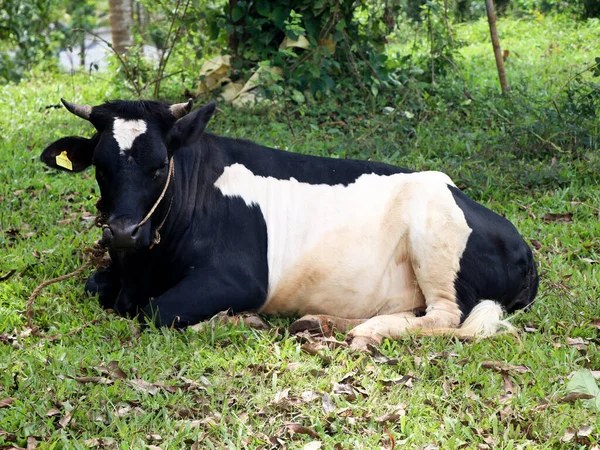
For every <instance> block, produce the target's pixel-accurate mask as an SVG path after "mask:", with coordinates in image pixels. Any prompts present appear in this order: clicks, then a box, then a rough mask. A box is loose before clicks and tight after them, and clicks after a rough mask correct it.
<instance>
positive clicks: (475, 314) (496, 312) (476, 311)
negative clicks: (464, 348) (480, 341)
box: [456, 300, 516, 338]
mask: <svg viewBox="0 0 600 450" xmlns="http://www.w3.org/2000/svg"><path fill="white" fill-rule="evenodd" d="M503 316H504V311H503V310H502V307H501V306H500V305H499V304H498V303H496V302H494V301H493V300H483V301H481V302H479V303H478V304H477V306H475V308H473V309H472V310H471V313H470V314H469V315H468V316H467V318H466V319H465V321H464V322H463V324H462V325H461V326H460V328H458V329H457V330H456V335H457V336H460V337H471V338H486V337H490V336H493V335H495V334H498V333H502V332H506V333H513V334H514V333H516V328H515V327H514V326H513V325H512V324H511V323H510V322H509V321H508V320H506V319H502V317H503Z"/></svg>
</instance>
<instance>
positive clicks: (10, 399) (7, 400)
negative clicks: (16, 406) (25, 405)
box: [0, 397, 15, 408]
mask: <svg viewBox="0 0 600 450" xmlns="http://www.w3.org/2000/svg"><path fill="white" fill-rule="evenodd" d="M14 402H15V399H14V398H13V397H8V398H4V399H2V400H0V408H8V407H9V406H10V405H12V404H13V403H14Z"/></svg>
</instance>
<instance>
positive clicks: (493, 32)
mask: <svg viewBox="0 0 600 450" xmlns="http://www.w3.org/2000/svg"><path fill="white" fill-rule="evenodd" d="M485 9H486V11H487V16H488V22H489V24H490V36H491V38H492V46H493V47H494V55H495V56H496V67H498V78H500V87H501V88H502V92H506V91H508V90H509V87H508V81H506V71H505V70H504V60H503V59H502V49H501V48H500V40H499V39H498V30H497V29H496V13H494V2H493V0H485Z"/></svg>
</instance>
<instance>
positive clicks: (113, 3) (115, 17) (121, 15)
mask: <svg viewBox="0 0 600 450" xmlns="http://www.w3.org/2000/svg"><path fill="white" fill-rule="evenodd" d="M108 6H109V9H110V31H111V35H112V44H113V48H114V49H115V51H116V52H117V53H119V54H120V55H122V54H124V53H126V52H127V47H129V46H130V45H131V43H132V41H131V25H132V22H133V16H132V14H131V1H130V0H109V1H108Z"/></svg>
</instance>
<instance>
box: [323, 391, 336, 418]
mask: <svg viewBox="0 0 600 450" xmlns="http://www.w3.org/2000/svg"><path fill="white" fill-rule="evenodd" d="M321 401H322V404H323V412H324V413H325V415H327V414H330V413H332V412H334V411H335V405H334V404H333V400H331V397H330V396H329V394H328V393H327V392H325V393H324V394H323V398H322V399H321Z"/></svg>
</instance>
